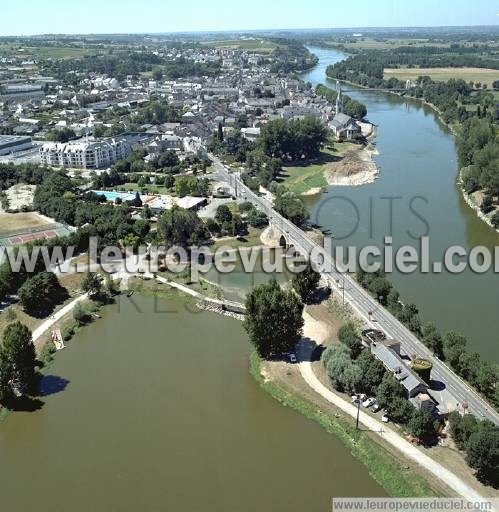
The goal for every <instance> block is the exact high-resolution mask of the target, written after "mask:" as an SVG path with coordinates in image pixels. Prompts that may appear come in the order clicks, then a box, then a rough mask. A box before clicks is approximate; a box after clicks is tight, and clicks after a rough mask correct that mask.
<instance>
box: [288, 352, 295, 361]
mask: <svg viewBox="0 0 499 512" xmlns="http://www.w3.org/2000/svg"><path fill="white" fill-rule="evenodd" d="M289 362H290V363H296V355H295V354H289Z"/></svg>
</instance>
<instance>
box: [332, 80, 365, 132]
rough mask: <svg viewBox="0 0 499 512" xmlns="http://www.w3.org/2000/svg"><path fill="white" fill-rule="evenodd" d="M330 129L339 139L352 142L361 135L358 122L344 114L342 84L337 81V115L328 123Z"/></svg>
mask: <svg viewBox="0 0 499 512" xmlns="http://www.w3.org/2000/svg"><path fill="white" fill-rule="evenodd" d="M328 126H329V128H330V129H331V131H332V132H333V133H334V135H335V136H336V138H337V139H341V140H351V139H353V138H354V137H355V136H356V134H359V133H361V129H360V126H359V125H358V124H357V121H356V120H355V119H353V118H352V117H350V116H347V115H346V114H344V113H343V95H342V94H341V84H340V82H339V81H336V102H335V114H334V117H333V119H332V121H330V122H329V123H328Z"/></svg>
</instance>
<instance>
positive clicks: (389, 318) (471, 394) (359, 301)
mask: <svg viewBox="0 0 499 512" xmlns="http://www.w3.org/2000/svg"><path fill="white" fill-rule="evenodd" d="M210 158H211V160H212V162H213V165H214V168H215V170H216V172H217V173H218V174H219V175H220V177H221V178H223V179H224V180H225V181H227V182H228V183H229V184H230V185H231V186H232V188H233V189H234V190H235V193H236V195H237V196H239V197H244V198H246V200H248V201H251V202H252V203H253V204H254V205H255V206H257V207H258V208H259V209H261V210H262V211H264V212H265V213H266V214H267V216H268V217H269V219H270V220H271V223H272V224H273V225H274V226H275V227H277V228H278V229H279V230H280V231H281V232H282V233H285V234H286V237H287V238H288V239H289V240H290V241H292V243H293V245H294V246H295V248H296V250H297V251H298V252H300V253H302V254H304V255H307V256H309V255H310V253H311V252H312V249H314V248H315V249H316V250H318V249H319V248H321V246H319V245H318V244H316V243H315V242H314V241H313V240H311V239H310V237H308V235H307V234H306V233H304V232H303V231H302V230H301V229H300V228H298V227H297V226H295V225H294V224H293V223H292V222H290V221H288V220H287V219H285V218H284V217H282V216H281V215H279V214H278V213H277V212H276V211H275V210H274V209H273V207H272V205H271V204H270V203H269V201H267V200H266V199H264V198H262V197H260V196H258V195H256V194H255V193H253V192H252V191H251V190H250V189H249V188H248V187H246V186H245V185H244V184H243V183H242V181H241V180H240V179H239V178H238V177H237V176H236V175H235V174H233V173H230V172H229V171H228V170H227V169H226V167H225V166H224V165H223V164H222V162H221V161H220V160H219V159H218V158H216V157H215V156H213V155H210ZM323 257H324V259H325V263H326V264H327V266H328V269H329V268H330V269H331V271H328V272H323V273H322V275H323V277H324V278H325V279H326V280H327V281H328V282H329V284H330V285H331V288H332V289H336V290H337V291H338V292H339V293H340V294H341V295H343V293H344V297H345V301H346V302H347V303H348V304H349V305H350V306H351V307H352V308H353V309H354V310H355V311H356V312H357V313H358V314H359V315H360V317H361V318H362V319H363V320H364V321H365V323H366V325H369V326H372V327H374V328H377V329H380V330H382V331H384V332H385V334H386V335H387V336H388V337H390V338H393V339H396V340H398V341H400V343H401V350H402V353H403V354H405V355H407V356H410V355H411V354H418V355H419V356H423V357H425V358H428V359H430V360H431V361H432V363H433V369H432V379H433V380H434V381H437V382H441V383H442V384H443V385H444V386H445V391H446V392H447V393H448V394H449V395H451V398H450V400H453V401H454V402H455V404H454V405H455V406H457V404H459V405H460V406H462V404H464V403H466V404H467V405H468V411H469V412H471V413H473V414H475V415H476V416H477V417H479V418H487V419H489V420H491V421H492V422H494V423H495V424H496V425H499V414H498V413H496V412H495V411H494V410H493V409H492V407H491V406H489V404H487V402H485V400H484V399H483V398H481V397H480V396H479V395H478V394H477V393H476V392H475V391H474V390H472V389H471V388H470V386H469V384H467V383H466V382H465V381H463V380H462V379H461V378H460V377H458V376H457V375H456V374H455V373H454V372H453V371H452V370H451V369H450V368H448V367H447V366H446V365H445V363H443V362H442V361H440V360H439V359H438V358H437V357H436V356H434V355H433V354H432V353H431V352H430V350H429V349H428V348H427V347H426V346H425V345H423V343H422V342H421V341H420V340H419V339H418V338H417V337H416V336H415V335H414V334H413V333H412V332H411V331H409V329H407V328H406V327H405V326H404V325H403V324H402V323H401V322H399V321H398V320H397V319H396V318H395V317H394V316H393V315H392V314H391V313H390V312H389V311H387V310H386V309H385V308H384V307H383V306H381V305H380V304H379V303H378V302H377V301H376V300H375V299H374V298H373V297H371V295H369V294H368V292H366V291H365V290H364V289H363V288H362V287H361V286H360V285H359V284H358V283H357V282H356V281H354V280H353V279H352V278H351V277H350V276H348V275H347V274H344V273H342V272H341V271H340V270H339V269H338V268H337V266H336V263H335V262H334V260H333V259H332V257H331V255H329V254H326V253H324V254H323ZM343 282H344V283H345V288H344V290H343V289H342V288H341V283H343ZM369 312H373V314H372V315H370V314H369ZM372 317H374V321H373V319H372Z"/></svg>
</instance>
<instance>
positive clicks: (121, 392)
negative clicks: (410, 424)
mask: <svg viewBox="0 0 499 512" xmlns="http://www.w3.org/2000/svg"><path fill="white" fill-rule="evenodd" d="M102 316H103V318H102V319H100V320H98V321H96V322H95V323H93V324H92V325H90V326H88V327H85V328H84V329H83V330H82V331H80V333H78V334H77V335H76V336H75V337H74V339H73V340H72V341H71V343H70V345H69V346H68V348H66V349H64V350H63V351H61V352H59V353H58V354H57V357H56V359H55V362H54V364H53V365H52V366H51V368H50V376H49V377H47V378H46V379H45V382H44V385H43V388H44V389H46V391H47V393H50V392H52V394H51V395H49V396H46V397H44V398H43V400H44V402H45V405H44V406H43V407H42V408H41V409H40V410H38V411H36V412H29V413H28V412H26V413H21V412H17V413H13V414H11V415H10V416H9V417H8V418H7V419H6V420H5V421H4V422H2V423H1V424H0V482H2V496H1V503H2V510H6V511H7V510H15V511H27V510H36V511H37V512H45V511H47V512H48V511H51V512H52V511H60V510H68V511H71V512H80V511H81V512H89V511H96V512H112V511H119V512H128V511H130V512H137V511H144V512H145V511H166V510H168V511H170V510H171V511H176V510H178V511H189V512H196V511H199V512H201V511H202V512H206V511H209V512H215V511H216V512H232V511H235V510H237V511H238V512H244V511H247V512H254V511H256V510H272V511H283V512H284V511H286V512H301V511H304V510H307V511H317V512H319V511H327V510H330V507H331V505H330V500H331V497H333V496H359V495H360V496H383V495H385V493H384V491H383V489H381V488H380V487H379V486H378V484H377V483H376V482H374V480H373V479H372V478H371V477H370V475H369V474H368V472H367V470H366V468H365V467H364V466H363V465H362V463H361V462H360V461H358V460H356V459H354V458H353V457H352V456H351V455H350V453H349V451H348V450H347V449H346V448H345V447H344V445H343V444H342V443H341V441H339V440H338V439H337V438H335V437H334V436H332V435H329V434H327V433H326V432H325V431H324V430H323V429H322V428H321V427H320V426H319V425H317V424H316V423H314V422H312V421H309V420H307V419H306V418H305V417H303V416H301V415H300V414H298V413H296V412H295V411H293V410H291V409H290V408H288V407H284V406H282V405H281V404H279V403H278V402H277V401H275V400H274V399H273V398H272V397H271V396H270V395H268V394H267V393H266V392H265V391H263V390H262V389H261V388H260V387H259V385H258V383H257V382H256V381H255V380H254V379H253V377H252V376H251V375H250V374H249V372H248V355H249V352H250V345H249V343H248V340H247V336H246V334H245V332H244V331H243V329H242V325H241V323H240V322H238V321H237V320H233V319H229V318H227V317H222V316H219V315H216V314H213V313H207V312H199V310H197V309H195V308H194V306H191V307H185V306H183V305H182V304H179V303H178V302H172V301H171V300H168V299H154V298H152V297H150V296H141V295H139V294H137V293H136V294H135V295H133V297H131V299H127V298H126V297H125V296H123V297H122V298H121V299H120V300H119V302H118V303H117V304H116V305H113V306H109V307H106V308H105V309H104V310H103V312H102ZM64 387H65V389H63V388H64Z"/></svg>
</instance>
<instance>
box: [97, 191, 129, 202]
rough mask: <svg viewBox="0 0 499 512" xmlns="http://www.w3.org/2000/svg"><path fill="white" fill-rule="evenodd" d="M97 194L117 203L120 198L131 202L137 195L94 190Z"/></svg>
mask: <svg viewBox="0 0 499 512" xmlns="http://www.w3.org/2000/svg"><path fill="white" fill-rule="evenodd" d="M92 192H95V193H96V194H99V195H101V196H104V197H105V198H106V200H107V201H115V200H116V198H117V197H119V198H120V199H121V200H122V201H131V200H132V199H133V198H134V197H135V194H129V193H128V192H114V191H113V192H109V191H107V190H92Z"/></svg>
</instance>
